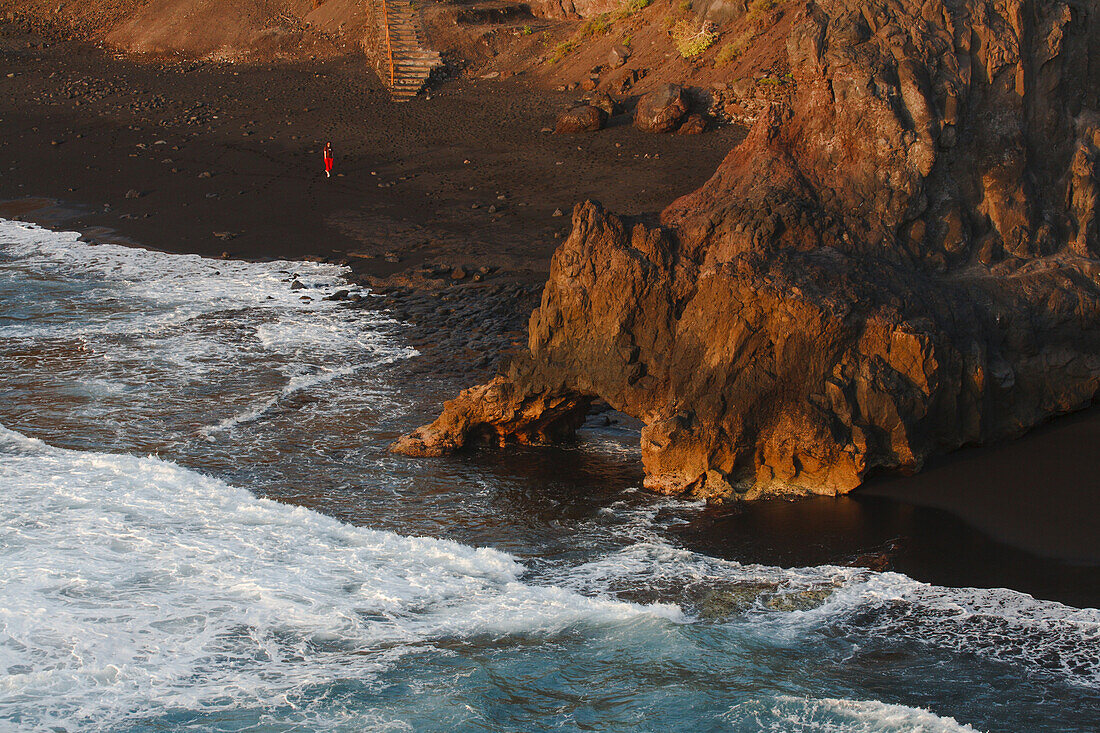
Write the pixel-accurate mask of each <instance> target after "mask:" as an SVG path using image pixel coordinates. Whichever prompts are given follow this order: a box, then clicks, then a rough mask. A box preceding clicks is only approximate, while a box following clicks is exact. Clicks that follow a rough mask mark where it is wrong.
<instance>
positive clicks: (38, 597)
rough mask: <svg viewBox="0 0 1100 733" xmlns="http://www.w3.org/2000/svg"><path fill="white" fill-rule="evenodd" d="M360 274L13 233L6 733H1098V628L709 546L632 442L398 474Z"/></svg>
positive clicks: (1, 607) (4, 490)
mask: <svg viewBox="0 0 1100 733" xmlns="http://www.w3.org/2000/svg"><path fill="white" fill-rule="evenodd" d="M346 274H347V273H346V272H345V270H344V269H343V268H341V267H338V266H335V265H328V264H321V263H302V262H263V263H250V262H233V261H223V260H209V259H203V258H200V257H194V256H180V255H170V254H164V253H158V252H153V251H147V250H141V249H135V248H126V247H119V246H114V245H89V244H86V243H83V242H80V241H79V240H78V237H77V235H76V234H74V233H69V232H50V231H47V230H44V229H40V228H37V227H34V226H32V225H28V224H24V223H21V222H7V221H0V729H4V730H8V729H10V730H17V731H24V730H26V731H39V730H55V731H152V730H204V731H208V730H215V731H242V730H248V731H301V730H309V731H313V730H319V731H322V730H323V731H328V730H332V731H361V730H387V731H406V730H409V731H422V730H447V731H451V730H458V731H467V730H468V731H495V730H509V731H516V730H532V731H535V730H600V731H618V730H623V731H626V730H631V731H633V730H643V731H645V730H652V731H668V730H683V731H698V730H729V731H761V730H765V731H796V732H797V731H926V732H933V731H1092V730H1096V729H1097V728H1100V611H1098V610H1096V609H1090V608H1073V607H1070V606H1066V605H1064V604H1060V603H1056V602H1052V601H1044V600H1038V599H1035V598H1032V597H1031V596H1028V595H1026V594H1023V593H1019V592H1016V591H1013V590H1009V589H968V588H946V587H940V586H935V585H929V584H926V583H920V582H917V581H915V580H913V579H911V578H908V577H906V576H904V575H901V574H898V573H877V572H872V571H869V570H865V569H860V568H854V567H839V566H832V565H826V566H815V567H793V568H784V567H778V566H772V565H759V564H742V563H738V562H734V561H731V560H724V559H719V558H716V557H711V556H708V555H705V554H702V553H699V552H695V551H692V550H690V549H688V548H685V547H683V546H682V545H681V544H680V543H679V542H678V541H677V539H676V536H675V534H674V533H673V532H672V531H671V529H672V528H674V527H675V526H677V525H678V524H682V523H685V522H690V521H692V519H693V518H694V517H696V516H697V515H698V513H699V512H701V511H703V508H702V507H701V506H699V505H697V504H695V503H693V502H687V501H680V500H676V499H669V498H662V497H655V496H650V495H648V494H646V493H645V492H642V491H640V490H638V489H637V487H636V485H632V482H633V480H634V479H635V478H636V471H635V469H634V468H633V467H632V466H631V464H630V461H631V460H633V454H632V453H631V451H630V450H629V441H630V440H631V439H632V438H631V436H630V435H619V434H616V433H614V432H612V431H605V432H603V433H600V432H593V433H590V434H589V435H587V436H586V445H582V446H581V447H580V449H578V450H575V451H572V452H570V453H569V454H568V455H567V454H566V453H554V454H550V457H549V458H546V457H544V456H545V455H546V454H543V453H539V452H537V451H534V452H527V453H524V454H522V455H521V457H520V458H519V459H516V460H519V461H521V462H523V464H524V465H523V470H522V471H520V470H516V469H515V466H514V464H513V463H509V462H508V459H505V458H500V457H497V456H492V455H475V456H472V457H466V458H455V459H447V460H443V461H409V460H406V459H400V458H397V457H394V456H390V455H388V454H387V453H386V452H385V445H386V444H387V443H388V442H389V440H391V439H392V438H393V436H395V435H396V434H398V433H399V432H400V431H401V430H402V429H403V428H406V427H407V426H408V425H411V424H414V423H415V422H416V421H417V419H419V418H420V417H421V416H420V415H416V414H413V413H415V411H416V410H417V409H418V408H417V405H418V404H419V403H420V401H425V400H426V401H431V400H433V399H435V398H436V397H437V395H435V394H434V393H432V391H431V390H432V387H431V386H430V385H414V386H415V389H414V386H413V385H409V384H408V383H407V381H405V380H403V379H402V375H403V372H402V370H403V369H404V368H405V365H406V364H407V363H408V362H409V360H410V359H412V358H413V357H414V356H415V351H413V350H412V349H411V348H409V347H408V346H407V345H406V344H405V343H404V341H403V339H402V329H403V326H402V324H399V323H395V322H393V321H392V320H389V319H387V318H386V317H384V316H383V315H380V313H379V311H377V310H374V309H364V308H356V307H350V306H348V305H347V304H345V303H342V302H334V301H329V300H325V297H326V296H327V295H330V294H332V293H333V292H335V291H336V290H338V289H349V287H350V288H351V289H352V290H353V291H354V290H355V288H354V286H349V285H348V283H347V282H346V281H345V279H344V278H345V276H346ZM293 282H298V283H300V284H301V285H302V286H304V287H301V286H299V287H296V288H295V289H292V287H291V285H292V283H293ZM358 294H360V295H361V296H362V297H364V298H371V297H374V296H372V295H371V294H370V293H369V292H366V291H359V293H358ZM633 439H635V440H636V436H634V438H633ZM573 454H576V455H575V456H574V457H571V456H573ZM570 461H572V462H570ZM563 472H564V473H565V474H567V475H565V476H564V477H562V476H561V475H560V474H562V473H563Z"/></svg>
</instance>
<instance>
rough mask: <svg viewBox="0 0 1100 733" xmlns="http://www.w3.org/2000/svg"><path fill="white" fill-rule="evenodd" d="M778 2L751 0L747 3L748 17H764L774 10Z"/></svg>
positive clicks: (776, 0) (775, 0)
mask: <svg viewBox="0 0 1100 733" xmlns="http://www.w3.org/2000/svg"><path fill="white" fill-rule="evenodd" d="M777 5H779V2H778V0H752V2H750V3H749V15H764V14H765V13H768V12H770V11H772V10H775V8H776V6H777Z"/></svg>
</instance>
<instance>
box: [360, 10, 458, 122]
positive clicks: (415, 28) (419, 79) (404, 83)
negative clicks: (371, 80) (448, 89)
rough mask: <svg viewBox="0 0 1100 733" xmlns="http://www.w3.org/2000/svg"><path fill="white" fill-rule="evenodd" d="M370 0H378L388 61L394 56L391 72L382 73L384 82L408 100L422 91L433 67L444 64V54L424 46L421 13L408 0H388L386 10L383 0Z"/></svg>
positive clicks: (396, 97) (392, 92) (398, 97)
mask: <svg viewBox="0 0 1100 733" xmlns="http://www.w3.org/2000/svg"><path fill="white" fill-rule="evenodd" d="M371 2H374V3H376V9H377V11H378V13H377V16H376V17H378V18H379V21H380V23H381V26H382V27H381V30H382V32H383V33H384V34H385V36H386V39H387V42H388V48H387V54H388V56H389V59H388V60H387V62H388V61H389V60H392V64H393V66H392V70H391V73H390V74H383V82H384V83H386V84H387V85H388V86H389V88H390V97H391V98H392V99H393V100H394V101H397V102H403V101H407V100H409V99H412V98H413V97H415V96H416V95H417V94H419V93H420V90H421V89H423V88H424V84H425V83H426V82H427V80H428V77H429V76H431V73H432V69H434V68H436V67H438V66H441V65H442V63H443V61H442V58H441V57H440V55H439V53H438V52H436V51H431V50H429V49H426V48H424V47H423V45H422V41H421V38H422V35H421V33H420V16H419V13H418V12H417V11H415V10H413V8H412V5H411V4H410V3H409V2H407V1H406V0H394V1H393V2H389V1H388V0H387V2H386V4H385V13H384V14H383V12H382V8H383V6H382V2H381V0H371ZM391 76H392V78H391Z"/></svg>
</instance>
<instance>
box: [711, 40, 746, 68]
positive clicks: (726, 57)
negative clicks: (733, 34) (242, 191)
mask: <svg viewBox="0 0 1100 733" xmlns="http://www.w3.org/2000/svg"><path fill="white" fill-rule="evenodd" d="M740 55H741V49H740V48H738V47H737V44H736V43H727V44H726V45H725V46H722V48H720V49H718V54H717V55H716V56H715V57H714V65H715V66H729V65H730V64H732V63H733V62H734V61H735V60H736V59H737V57H738V56H740Z"/></svg>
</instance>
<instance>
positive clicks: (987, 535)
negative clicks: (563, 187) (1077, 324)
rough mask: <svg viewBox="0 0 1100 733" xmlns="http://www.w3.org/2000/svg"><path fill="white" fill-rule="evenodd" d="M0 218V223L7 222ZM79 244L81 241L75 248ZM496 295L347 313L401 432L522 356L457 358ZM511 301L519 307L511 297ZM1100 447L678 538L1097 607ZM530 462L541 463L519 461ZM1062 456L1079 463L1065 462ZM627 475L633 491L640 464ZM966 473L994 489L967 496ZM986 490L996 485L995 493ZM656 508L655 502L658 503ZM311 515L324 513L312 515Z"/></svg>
mask: <svg viewBox="0 0 1100 733" xmlns="http://www.w3.org/2000/svg"><path fill="white" fill-rule="evenodd" d="M3 208H4V204H0V216H2V217H3V218H8V217H7V216H3ZM60 208H61V210H62V211H64V210H65V209H64V207H63V206H62V207H60ZM38 211H39V212H41V211H46V209H38ZM14 220H16V221H27V220H26V219H14ZM27 223H33V224H36V225H38V226H43V227H44V228H47V229H53V230H55V231H61V230H66V231H74V232H75V233H78V234H79V233H80V232H78V231H75V230H73V229H71V228H68V229H66V228H65V227H63V226H59V227H56V228H54V227H47V226H44V225H43V224H40V223H38V222H32V221H28V222H27ZM80 239H81V241H87V239H86V238H85V237H84V236H83V235H82V236H81V238H80ZM95 240H96V241H95V242H93V243H111V244H121V245H124V246H132V247H138V248H141V249H149V250H152V251H161V252H165V251H167V250H160V249H157V248H155V247H154V248H151V247H148V246H147V245H145V244H144V243H141V242H134V241H133V240H124V241H122V240H111V239H110V238H109V237H103V236H98V235H97V236H96V238H95ZM173 254H193V253H173ZM267 259H268V260H270V259H272V258H267ZM301 261H305V260H301ZM500 287H501V286H500V285H499V284H481V286H480V288H475V287H474V286H473V284H471V285H469V286H467V287H465V288H457V289H452V290H449V291H443V292H440V291H430V290H423V289H416V288H408V287H400V286H398V287H388V288H387V287H385V286H383V287H382V292H378V291H373V292H375V293H376V294H377V295H378V296H379V297H377V298H368V299H365V300H364V301H361V302H360V303H348V305H349V306H350V307H366V308H370V309H372V310H378V311H381V312H385V313H386V314H388V315H389V316H391V317H393V318H394V319H396V320H397V321H399V322H401V323H402V324H403V325H404V327H403V328H402V335H403V337H404V338H406V339H407V340H408V342H409V343H410V344H411V345H413V346H414V347H416V348H417V349H418V351H419V352H420V355H419V356H418V357H414V358H413V359H411V360H409V362H408V363H407V365H406V367H405V368H404V369H403V374H404V376H405V377H406V378H413V379H424V380H426V381H427V382H428V383H430V384H428V385H426V389H424V390H423V391H422V392H421V393H420V394H419V397H420V398H421V399H419V400H418V401H417V402H418V407H419V411H422V412H423V413H424V415H422V416H417V415H409V416H407V417H406V420H405V421H406V422H410V421H411V422H410V424H412V423H415V422H417V420H421V419H423V416H426V415H430V414H432V410H433V409H434V405H433V404H428V402H430V400H428V402H425V401H424V399H423V398H424V397H426V396H428V395H441V394H442V395H443V396H444V397H443V398H444V399H446V398H447V397H449V396H451V395H452V393H454V392H455V391H456V390H460V389H463V388H465V387H466V386H468V382H469V380H470V379H471V378H473V379H479V378H480V379H487V378H488V377H489V376H490V375H491V374H492V373H493V371H494V370H495V368H496V364H497V362H498V361H499V360H500V359H501V358H504V357H505V356H506V355H507V354H508V352H509V351H510V349H511V348H514V347H516V346H517V345H518V344H519V343H521V342H522V337H523V336H524V335H525V333H524V332H523V330H522V329H523V328H524V327H525V325H526V324H525V319H523V318H519V319H517V318H515V317H514V316H515V314H514V313H512V314H511V316H512V317H510V318H509V316H507V315H505V316H504V317H503V322H505V323H507V324H508V325H509V326H510V328H498V329H497V330H495V331H493V332H491V333H489V334H485V335H482V334H479V336H481V338H482V339H483V342H482V343H480V344H476V346H480V348H473V347H471V348H466V349H463V343H464V338H465V337H464V336H463V335H462V334H463V332H464V330H465V329H467V328H469V327H470V326H471V325H472V324H473V323H474V322H476V321H477V320H478V319H479V318H480V317H481V316H482V315H483V314H485V313H486V312H492V309H493V308H496V309H497V311H498V321H497V324H498V325H499V324H500V323H501V322H502V320H501V318H500V317H499V311H500V309H501V307H502V306H504V305H508V304H510V303H512V304H514V303H516V302H520V301H521V300H522V299H523V297H524V295H525V296H526V297H527V298H529V299H531V300H533V301H534V302H535V304H536V305H537V298H538V296H539V294H540V291H541V289H540V288H534V289H530V286H526V288H527V289H526V290H525V286H523V285H522V284H515V285H514V286H511V287H514V288H515V290H512V291H510V292H509V293H505V294H504V296H505V297H500V296H501V293H500V290H499V288H500ZM486 289H489V291H490V294H489V295H488V297H487V294H486ZM513 294H514V295H515V296H518V297H515V298H514V299H513V298H510V297H508V296H509V295H513ZM494 295H495V296H496V297H493V296H494ZM443 308H447V309H448V313H447V315H448V316H452V317H453V316H454V315H455V314H456V313H457V315H458V317H459V321H458V323H457V325H456V324H455V323H454V320H453V318H452V323H451V324H448V323H446V322H445V320H444V319H442V318H440V313H441V309H443ZM487 341H492V342H494V343H492V344H489V343H485V342H487ZM403 386H404V387H405V388H407V387H408V383H407V382H406V384H405V385H403ZM414 411H417V408H414ZM628 419H629V418H628ZM594 424H598V421H595V422H594ZM597 430H598V428H597ZM1097 439H1100V406H1094V407H1092V408H1089V409H1086V410H1082V411H1079V412H1076V413H1071V414H1068V415H1064V416H1061V417H1060V418H1056V419H1053V420H1051V421H1050V422H1048V423H1046V424H1044V425H1042V426H1039V427H1037V428H1034V429H1033V430H1031V431H1029V432H1027V433H1025V434H1024V435H1023V436H1021V437H1019V438H1017V439H1015V440H1012V441H1008V442H1004V443H998V444H994V445H990V446H980V447H975V448H969V449H964V450H961V451H956V452H954V453H951V454H948V455H946V456H941V457H938V458H937V459H936V460H934V461H930V462H929V465H928V466H926V467H925V469H924V470H922V471H921V472H919V473H917V474H914V475H912V476H898V475H883V476H875V477H872V478H871V479H870V480H868V481H867V482H866V483H865V484H864V485H862V486H861V487H860V488H858V489H856V490H855V491H853V492H851V493H850V494H847V495H840V496H836V497H796V498H783V497H771V498H766V499H761V500H757V501H752V502H740V503H738V504H734V505H730V506H720V507H711V508H708V509H706V510H704V511H703V512H702V513H701V514H700V515H699V516H698V517H697V518H696V519H695V520H694V521H692V522H690V523H689V524H688V525H686V526H685V527H684V528H683V529H682V531H680V532H678V533H677V534H679V536H680V538H681V540H682V541H683V542H684V544H685V547H686V548H687V549H689V550H692V551H696V552H703V553H705V554H709V555H712V556H714V557H720V558H725V559H729V560H735V561H737V562H741V563H760V564H764V565H773V564H774V565H780V566H784V567H811V566H817V565H831V564H839V565H852V566H857V567H867V568H869V569H872V570H877V571H897V572H901V573H903V574H905V575H907V576H909V577H911V578H913V579H915V580H918V581H920V582H927V583H932V584H934V585H944V586H949V587H979V588H997V587H1006V588H1012V589H1014V590H1017V591H1020V592H1024V593H1028V594H1030V595H1033V596H1035V597H1037V598H1043V599H1046V600H1054V601H1058V602H1061V603H1066V604H1068V605H1071V606H1076V607H1100V591H1097V590H1092V589H1097V588H1100V547H1097V546H1096V543H1095V541H1094V538H1095V537H1097V536H1100V511H1097V510H1098V509H1100V496H1098V495H1096V494H1095V492H1093V493H1092V494H1090V493H1089V491H1088V490H1087V488H1088V483H1089V480H1090V477H1091V476H1094V475H1098V474H1100V455H1094V454H1090V452H1089V451H1088V450H1087V449H1085V448H1086V446H1087V445H1088V444H1090V443H1092V444H1095V441H1096V440H1097ZM582 446H583V439H582ZM559 450H560V449H559V448H556V447H555V446H546V447H530V448H523V449H519V448H517V451H519V452H517V453H515V454H514V455H510V454H507V453H500V452H497V451H494V450H491V449H485V450H471V451H466V452H464V453H463V454H461V455H460V456H457V457H454V458H453V459H451V460H456V461H458V462H459V463H465V462H468V461H475V462H485V463H486V465H491V464H495V465H499V466H501V467H511V468H508V469H506V472H508V473H512V472H516V473H517V474H519V475H522V474H524V473H526V469H524V468H522V464H524V463H525V461H527V460H534V461H535V462H536V463H538V464H545V463H547V462H553V461H554V458H553V456H554V455H555V454H556V453H557V451H559ZM528 451H534V452H536V453H538V455H537V456H531V455H527V456H524V455H523V453H526V452H528ZM568 453H572V451H569V452H568ZM1070 456H1072V457H1074V458H1076V460H1077V462H1076V463H1074V462H1067V461H1066V459H1067V457H1070ZM567 457H568V458H569V459H570V460H576V458H575V457H573V456H571V455H568V454H567ZM593 458H595V457H593ZM413 460H417V459H413ZM439 460H448V459H445V458H444V459H439ZM581 462H582V463H583V461H581ZM568 463H569V460H567V461H566V462H565V465H568ZM637 469H638V472H639V479H638V483H639V485H640V476H641V473H640V472H641V461H640V455H639V456H638V465H637ZM1059 470H1060V471H1061V473H1060V474H1059V472H1058V471H1059ZM976 473H984V474H986V475H987V476H992V478H990V480H989V481H986V482H985V483H978V484H975V483H973V478H974V476H975V474H976ZM1039 476H1043V477H1048V478H1049V477H1051V476H1056V477H1057V478H1058V479H1060V481H1061V483H1060V484H1057V485H1055V484H1048V485H1047V487H1046V490H1047V493H1046V494H1045V495H1044V497H1045V498H1046V499H1047V500H1048V501H1047V502H1046V503H1045V504H1044V505H1042V507H1041V508H1037V507H1036V505H1035V504H1034V503H1032V502H1031V501H1030V499H1031V497H1032V496H1033V492H1032V491H1031V489H1032V487H1033V482H1034V481H1035V480H1036V478H1037V477H1039ZM992 481H1003V482H1004V486H1002V487H998V486H997V485H994V483H991V482H992ZM647 493H648V492H647ZM660 497H661V495H660V494H656V493H655V494H653V498H654V499H655V500H657V499H659V498H660ZM1051 498H1053V501H1050V499H1051ZM291 503H293V502H291ZM308 506H309V507H310V508H313V509H320V510H322V511H323V510H324V504H323V503H321V504H316V503H310V504H308ZM1036 517H1039V520H1038V521H1036Z"/></svg>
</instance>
